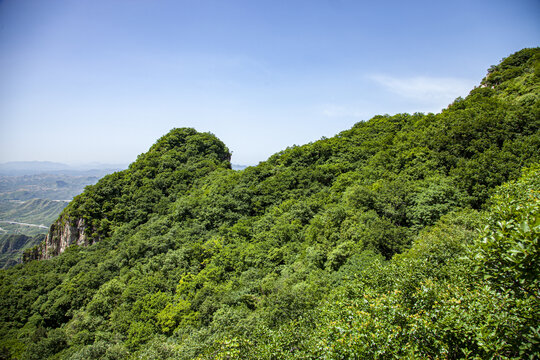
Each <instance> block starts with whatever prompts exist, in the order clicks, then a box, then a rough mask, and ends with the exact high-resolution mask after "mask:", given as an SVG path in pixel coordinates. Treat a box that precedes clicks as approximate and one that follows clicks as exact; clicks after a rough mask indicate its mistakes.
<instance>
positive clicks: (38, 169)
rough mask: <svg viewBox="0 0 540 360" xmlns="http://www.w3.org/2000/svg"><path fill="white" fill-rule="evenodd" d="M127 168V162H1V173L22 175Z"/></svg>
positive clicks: (78, 173) (80, 173) (86, 172)
mask: <svg viewBox="0 0 540 360" xmlns="http://www.w3.org/2000/svg"><path fill="white" fill-rule="evenodd" d="M123 169H127V164H102V163H97V162H93V163H88V164H80V165H67V164H62V163H57V162H51V161H12V162H7V163H0V175H7V176H22V175H36V174H65V175H90V174H92V173H93V172H99V173H103V172H104V171H106V172H114V171H118V170H123Z"/></svg>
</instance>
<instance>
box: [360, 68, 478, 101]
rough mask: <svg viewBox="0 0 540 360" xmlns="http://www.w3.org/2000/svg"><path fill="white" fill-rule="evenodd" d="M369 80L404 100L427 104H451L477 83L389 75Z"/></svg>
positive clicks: (372, 77) (462, 80) (373, 76)
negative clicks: (419, 101)
mask: <svg viewBox="0 0 540 360" xmlns="http://www.w3.org/2000/svg"><path fill="white" fill-rule="evenodd" d="M369 78H370V79H371V80H373V81H375V82H376V83H378V84H379V85H381V86H382V87H383V88H385V89H386V90H387V91H390V92H392V93H394V94H396V95H399V96H401V97H403V98H407V99H413V100H421V101H426V102H447V103H450V102H452V101H453V100H454V99H455V98H457V97H458V96H462V97H464V96H466V95H467V94H468V93H469V91H470V90H471V89H472V88H473V87H474V85H475V81H472V80H467V79H457V78H435V77H424V76H415V77H408V78H398V77H393V76H388V75H372V76H369Z"/></svg>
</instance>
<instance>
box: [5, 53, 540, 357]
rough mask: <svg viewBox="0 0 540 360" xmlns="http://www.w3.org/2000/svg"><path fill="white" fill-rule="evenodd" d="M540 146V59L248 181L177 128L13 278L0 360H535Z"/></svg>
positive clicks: (370, 125) (72, 208)
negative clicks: (61, 243)
mask: <svg viewBox="0 0 540 360" xmlns="http://www.w3.org/2000/svg"><path fill="white" fill-rule="evenodd" d="M539 130H540V49H539V48H535V49H523V50H521V51H519V52H517V53H515V54H513V55H511V56H509V57H507V58H505V59H503V60H502V61H501V62H500V64H498V65H495V66H492V67H491V68H490V69H489V70H488V74H487V76H486V77H485V78H484V79H483V80H482V82H481V84H480V85H479V86H478V87H476V88H475V89H473V90H472V91H471V92H470V94H469V95H468V96H467V97H465V98H458V99H456V100H455V101H454V102H453V103H452V104H450V105H449V106H448V108H446V109H444V110H442V112H441V113H438V114H431V113H430V114H422V113H415V114H397V115H394V116H389V115H383V116H376V117H374V118H372V119H370V120H369V121H365V122H359V123H357V124H356V125H355V126H353V127H352V128H351V129H349V130H346V131H343V132H341V133H340V134H338V135H336V136H334V137H332V138H323V139H321V140H319V141H316V142H313V143H310V144H307V145H303V146H293V147H290V148H287V149H285V150H283V151H281V152H280V153H277V154H275V155H273V156H272V157H270V158H269V159H268V160H267V161H265V162H261V163H260V164H259V165H258V166H253V167H248V168H246V169H244V170H241V171H235V170H232V169H231V165H230V152H229V150H228V149H227V147H226V146H225V144H223V143H222V142H221V141H220V140H219V139H217V138H216V137H215V136H214V135H212V134H210V133H199V132H197V131H195V130H193V129H189V128H181V129H174V130H172V131H171V132H170V133H168V134H167V135H165V136H163V137H162V138H161V139H159V140H158V141H157V142H156V143H155V144H154V145H153V146H152V147H151V148H150V150H149V151H148V152H147V153H145V154H142V155H140V156H139V157H138V158H137V160H136V161H135V162H134V163H132V164H131V165H130V166H129V168H128V169H126V170H124V171H121V172H116V173H114V174H111V175H108V176H106V177H104V178H103V179H101V180H100V181H99V182H98V183H97V184H95V185H92V186H88V187H87V188H86V190H85V191H84V193H82V194H81V195H79V196H77V197H76V198H75V199H74V200H73V201H72V202H71V203H70V204H69V205H68V206H67V207H66V208H65V209H64V211H63V212H62V214H61V216H60V218H59V219H58V220H57V222H56V224H53V228H54V227H55V226H56V229H58V228H61V226H64V225H65V224H71V225H73V226H76V224H81V222H82V223H84V224H85V234H86V236H88V238H89V239H90V241H89V242H88V243H89V244H91V245H88V246H78V245H74V244H73V245H71V246H69V247H67V248H66V249H65V251H63V252H61V251H59V252H58V253H59V255H58V256H53V257H52V258H51V259H49V260H31V259H33V258H37V257H39V255H43V254H42V253H41V252H42V251H44V250H43V249H44V248H43V247H42V246H41V247H40V246H38V247H36V248H34V249H33V250H29V251H28V252H27V256H26V259H27V261H26V263H25V264H20V265H17V266H14V267H13V268H10V269H7V270H2V271H0V302H1V305H0V319H1V320H0V321H1V323H0V338H1V340H0V358H3V359H10V358H14V359H73V360H75V359H395V358H431V359H462V358H463V359H487V358H496V359H533V358H538V356H539V354H540V321H539V320H540V274H539V272H540V266H539V264H540V263H539V256H540V248H539V230H540V217H539V208H540V131H539ZM52 231H53V229H52V228H51V232H52ZM53 255H56V253H55V254H53Z"/></svg>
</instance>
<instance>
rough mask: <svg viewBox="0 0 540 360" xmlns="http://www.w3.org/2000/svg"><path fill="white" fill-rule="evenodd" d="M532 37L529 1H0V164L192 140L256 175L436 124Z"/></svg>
mask: <svg viewBox="0 0 540 360" xmlns="http://www.w3.org/2000/svg"><path fill="white" fill-rule="evenodd" d="M539 40H540V1H538V0H530V1H527V0H512V1H510V0H505V1H499V0H481V1H475V0H465V1H462V0H457V1H434V0H430V1H414V0H411V1H402V0H400V1H386V0H379V1H375V0H372V1H361V0H356V1H348V0H308V1H296V0H269V1H266V0H245V1H235V0H227V1H225V0H216V1H207V0H175V1H172V0H171V1H168V0H163V1H162V0H129V1H128V0H125V1H122V0H47V1H42V0H35V1H30V0H3V1H1V0H0V162H7V161H25V160H28V161H30V160H49V161H58V162H65V163H72V164H73V163H85V162H93V161H97V162H105V163H130V162H132V161H134V160H135V159H136V157H137V155H138V154H140V153H142V152H145V151H146V150H147V149H148V148H149V147H150V146H151V145H152V144H153V143H154V142H155V141H156V140H157V139H158V138H159V137H160V136H162V135H164V134H165V133H167V132H168V131H169V130H170V129H172V128H174V127H194V128H195V129H197V130H199V131H210V132H212V133H214V134H216V135H217V136H218V137H219V138H220V139H221V140H223V141H224V142H225V143H226V144H227V146H228V147H229V149H230V150H231V151H232V152H233V162H234V163H237V164H257V163H258V162H259V161H263V160H265V159H266V158H267V157H268V156H270V155H271V154H273V153H275V152H278V151H280V150H282V149H284V148H286V147H287V146H291V145H293V144H298V145H300V144H304V143H307V142H310V141H315V140H318V139H319V138H321V137H322V136H326V137H330V136H333V135H335V134H336V133H338V132H340V131H342V130H345V129H347V128H350V127H351V126H352V125H353V124H354V123H356V122H358V121H362V120H367V119H369V118H371V117H372V116H374V115H376V114H385V113H388V114H395V113H400V112H439V111H440V110H441V109H442V108H444V107H446V106H447V105H448V104H449V103H450V102H452V101H453V99H454V98H456V97H457V96H466V95H467V93H468V91H469V90H470V89H471V88H472V87H473V86H475V85H477V84H478V83H479V82H480V80H481V79H482V78H483V77H484V76H485V74H486V70H487V69H488V67H489V66H490V65H493V64H496V63H498V62H499V61H500V60H501V58H503V57H505V56H507V55H509V54H511V53H513V52H515V51H517V50H519V49H521V48H524V47H535V46H538V45H539Z"/></svg>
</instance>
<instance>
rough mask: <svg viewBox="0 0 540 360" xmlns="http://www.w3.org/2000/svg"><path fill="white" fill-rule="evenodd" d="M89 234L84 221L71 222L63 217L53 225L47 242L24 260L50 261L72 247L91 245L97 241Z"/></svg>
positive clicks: (28, 254) (33, 250) (29, 253)
mask: <svg viewBox="0 0 540 360" xmlns="http://www.w3.org/2000/svg"><path fill="white" fill-rule="evenodd" d="M88 232H89V229H88V227H87V226H86V224H85V222H84V219H78V220H76V221H70V220H69V219H65V218H63V217H61V218H59V219H58V220H56V222H55V223H53V224H52V225H51V227H50V229H49V233H48V234H47V238H46V239H45V241H44V242H42V243H41V244H40V245H39V246H37V247H36V248H34V249H32V251H30V252H28V253H27V254H25V259H24V260H25V261H27V260H44V259H50V258H52V257H54V256H57V255H59V254H61V253H63V252H64V251H65V250H66V248H67V247H68V246H70V245H75V244H76V245H82V246H87V245H91V244H93V243H94V242H96V241H97V240H96V241H94V240H93V239H91V238H90V237H89V236H88Z"/></svg>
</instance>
